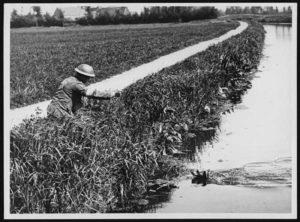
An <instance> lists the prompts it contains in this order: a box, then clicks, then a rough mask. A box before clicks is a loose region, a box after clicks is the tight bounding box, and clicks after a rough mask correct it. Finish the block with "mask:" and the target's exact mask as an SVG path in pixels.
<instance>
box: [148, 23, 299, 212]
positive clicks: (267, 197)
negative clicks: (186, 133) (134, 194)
mask: <svg viewBox="0 0 300 222" xmlns="http://www.w3.org/2000/svg"><path fill="white" fill-rule="evenodd" d="M264 28H265V30H266V39H265V48H264V51H263V54H264V57H263V58H262V60H261V64H260V66H259V71H258V72H257V73H256V74H255V77H256V78H254V79H253V80H252V88H251V89H250V90H249V91H248V93H247V94H245V95H244V96H243V98H242V102H241V103H240V104H238V105H236V107H235V110H234V112H232V113H230V114H228V113H227V114H225V115H223V117H222V122H221V125H220V129H219V130H218V131H217V133H216V134H217V135H216V138H215V139H214V141H213V142H210V143H207V144H204V145H199V147H198V148H197V149H196V152H195V158H194V159H195V160H194V161H191V162H190V163H187V165H188V167H189V168H191V169H199V170H210V172H211V173H210V177H211V178H212V181H211V183H210V184H207V185H206V186H202V185H201V184H199V185H197V184H192V183H191V177H186V178H185V179H183V180H181V181H180V182H179V183H178V186H179V188H177V189H175V190H173V191H172V193H171V195H170V197H169V200H168V201H167V202H164V203H160V205H159V206H156V207H154V208H152V209H151V210H149V211H148V212H156V213H290V212H291V195H292V192H291V191H292V183H291V174H292V171H291V169H292V159H293V158H295V157H293V158H292V146H293V144H292V143H291V141H293V140H294V139H295V138H293V135H295V134H294V128H293V127H294V126H295V125H294V124H293V122H292V121H295V120H293V118H292V117H291V110H293V109H295V107H294V105H295V101H296V100H295V97H294V96H293V95H295V93H294V91H292V85H293V84H295V83H294V82H293V78H291V76H293V75H294V76H295V75H296V71H295V64H293V61H294V58H293V57H292V56H293V54H292V53H291V52H292V51H293V48H292V47H293V46H292V27H291V26H286V25H284V26H283V25H276V26H275V25H265V26H264ZM294 47H295V46H294ZM293 161H295V159H293Z"/></svg>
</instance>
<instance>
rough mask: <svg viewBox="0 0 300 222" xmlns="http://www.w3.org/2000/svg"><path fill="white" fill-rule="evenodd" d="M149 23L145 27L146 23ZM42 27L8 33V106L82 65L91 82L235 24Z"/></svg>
mask: <svg viewBox="0 0 300 222" xmlns="http://www.w3.org/2000/svg"><path fill="white" fill-rule="evenodd" d="M148 26H149V27H148ZM148 26H147V25H143V26H141V25H132V26H130V25H120V26H114V27H111V26H108V27H103V26H98V27H95V26H93V29H92V28H90V27H87V28H86V27H75V28H62V29H59V30H58V29H53V28H48V29H45V28H42V29H30V30H31V31H28V30H23V31H22V30H21V31H20V30H12V31H11V59H10V61H11V65H10V70H11V73H10V87H11V91H10V96H11V104H10V107H11V108H17V107H22V106H25V105H30V104H33V103H37V102H41V101H44V100H47V99H51V97H52V96H53V95H54V93H55V91H56V90H57V88H58V86H59V84H60V82H61V81H62V80H63V79H64V78H66V77H68V76H70V75H73V73H74V67H76V66H78V65H79V64H81V63H87V64H90V65H92V66H93V67H94V69H95V72H96V74H97V76H96V78H95V79H94V80H95V81H96V82H98V81H100V80H103V79H105V78H107V77H109V76H113V75H116V74H119V73H122V72H123V71H126V70H129V69H131V68H133V67H136V66H138V65H141V64H143V63H145V62H149V61H152V60H154V59H155V58H158V57H160V56H162V55H166V54H169V53H170V52H174V51H176V50H179V49H182V48H184V47H186V46H189V45H192V44H195V43H198V42H200V41H204V40H208V39H212V38H215V37H217V36H220V35H222V34H224V33H226V32H227V31H229V30H231V29H233V28H235V27H237V26H238V23H237V22H222V21H220V22H217V23H211V22H208V21H206V22H199V23H187V24H185V25H182V24H168V25H166V24H163V25H158V24H153V25H148Z"/></svg>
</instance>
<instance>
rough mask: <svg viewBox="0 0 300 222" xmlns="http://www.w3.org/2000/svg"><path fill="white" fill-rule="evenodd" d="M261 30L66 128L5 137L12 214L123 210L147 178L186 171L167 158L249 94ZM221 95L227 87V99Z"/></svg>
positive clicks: (94, 108)
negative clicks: (229, 106) (228, 105)
mask: <svg viewBox="0 0 300 222" xmlns="http://www.w3.org/2000/svg"><path fill="white" fill-rule="evenodd" d="M263 41H264V30H263V27H262V26H261V25H259V24H258V23H255V22H250V24H249V27H248V28H247V29H246V31H244V32H243V33H241V34H240V35H237V36H235V37H232V38H230V39H228V40H226V41H224V42H223V43H220V44H218V45H214V46H212V47H210V48H209V49H208V50H206V51H205V52H202V53H199V54H197V55H196V56H193V57H191V58H189V59H187V60H186V61H184V62H182V63H179V64H177V65H175V66H173V67H171V68H166V69H164V70H162V71H161V72H159V73H157V74H154V75H152V76H149V77H146V78H145V79H143V80H140V81H138V82H137V83H135V84H133V85H132V86H130V87H128V88H127V89H126V90H124V92H123V93H122V95H121V97H120V98H118V99H112V100H111V101H105V102H94V101H92V102H91V104H90V105H89V106H88V107H86V108H85V109H82V110H81V112H80V113H79V115H77V116H76V117H74V118H71V119H65V120H63V121H58V120H55V119H49V118H46V119H33V120H29V121H26V122H25V123H24V124H22V125H21V126H19V127H17V128H14V129H13V130H12V131H11V137H10V143H11V144H10V149H11V153H10V157H11V161H10V164H11V165H10V180H11V181H10V184H11V187H10V188H11V189H10V200H11V206H10V207H11V212H12V213H32V212H38V213H44V212H47V213H50V212H52V213H54V212H64V213H66V212H72V213H74V212H109V211H113V210H114V209H116V208H122V207H125V206H128V205H129V204H130V203H131V201H132V200H136V199H139V198H141V197H142V196H143V193H145V192H146V191H147V186H148V182H149V180H151V179H157V178H165V179H170V178H172V177H176V176H178V175H179V174H180V172H181V170H183V169H184V167H183V165H182V164H181V162H180V161H178V159H177V158H176V157H174V156H173V155H172V154H173V153H174V150H180V149H181V148H182V144H183V143H186V142H187V141H188V140H189V138H191V137H193V136H194V133H196V132H199V131H205V130H207V129H209V128H212V127H215V126H216V125H217V124H218V121H219V119H220V116H221V113H222V112H224V111H226V110H227V109H228V107H227V106H226V104H227V102H228V100H230V99H236V98H237V97H238V96H240V95H241V94H242V93H243V92H244V91H245V90H246V89H247V88H249V84H250V83H249V80H248V79H249V78H248V77H249V75H248V73H249V72H250V71H251V70H253V69H255V68H256V67H257V65H258V63H259V60H260V57H261V51H262V47H263ZM220 87H226V88H228V93H227V95H226V98H224V96H223V97H222V96H221V95H220V92H219V89H220Z"/></svg>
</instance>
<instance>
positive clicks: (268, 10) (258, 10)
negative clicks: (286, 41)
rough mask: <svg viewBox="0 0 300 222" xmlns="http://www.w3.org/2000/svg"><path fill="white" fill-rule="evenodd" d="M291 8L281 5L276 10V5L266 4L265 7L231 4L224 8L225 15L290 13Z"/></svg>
mask: <svg viewBox="0 0 300 222" xmlns="http://www.w3.org/2000/svg"><path fill="white" fill-rule="evenodd" d="M291 13H292V8H291V7H290V6H288V7H283V8H282V10H281V11H280V10H278V7H273V6H267V7H264V8H262V7H260V6H252V7H244V8H242V7H240V6H232V7H227V8H226V10H225V14H226V15H232V14H264V15H270V14H291Z"/></svg>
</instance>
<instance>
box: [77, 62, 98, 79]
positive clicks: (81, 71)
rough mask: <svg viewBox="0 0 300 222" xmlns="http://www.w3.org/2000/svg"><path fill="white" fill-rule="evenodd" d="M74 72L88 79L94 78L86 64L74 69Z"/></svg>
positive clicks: (91, 70) (92, 70)
mask: <svg viewBox="0 0 300 222" xmlns="http://www.w3.org/2000/svg"><path fill="white" fill-rule="evenodd" d="M75 71H76V72H78V73H79V74H82V75H85V76H88V77H95V72H94V69H93V67H92V66H90V65H87V64H81V65H79V66H78V67H76V68H75Z"/></svg>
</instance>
